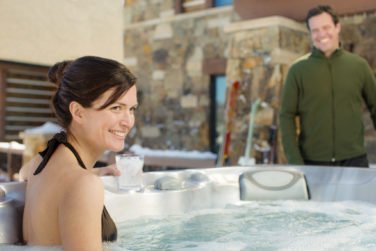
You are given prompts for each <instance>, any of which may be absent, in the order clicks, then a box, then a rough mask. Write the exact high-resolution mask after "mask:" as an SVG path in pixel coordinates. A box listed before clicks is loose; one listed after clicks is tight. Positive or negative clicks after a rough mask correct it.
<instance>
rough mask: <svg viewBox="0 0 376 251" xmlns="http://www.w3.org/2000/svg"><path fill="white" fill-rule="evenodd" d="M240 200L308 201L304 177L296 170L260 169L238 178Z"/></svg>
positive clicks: (245, 173)
mask: <svg viewBox="0 0 376 251" xmlns="http://www.w3.org/2000/svg"><path fill="white" fill-rule="evenodd" d="M239 188H240V199H241V200H308V199H309V192H308V187H307V183H306V179H305V176H304V174H303V173H302V172H300V171H297V170H291V169H289V170H286V169H278V168H265V169H264V168H262V169H258V170H252V171H247V172H244V173H243V174H241V175H240V176H239Z"/></svg>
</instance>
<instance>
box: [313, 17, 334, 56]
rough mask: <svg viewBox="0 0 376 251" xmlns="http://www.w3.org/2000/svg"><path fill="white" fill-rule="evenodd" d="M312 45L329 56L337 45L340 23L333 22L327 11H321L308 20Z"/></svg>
mask: <svg viewBox="0 0 376 251" xmlns="http://www.w3.org/2000/svg"><path fill="white" fill-rule="evenodd" d="M308 27H309V30H310V33H311V39H312V42H313V45H314V46H315V47H316V48H317V49H319V50H320V51H322V52H323V53H324V54H325V56H326V57H329V56H330V55H331V54H332V53H333V52H334V51H335V50H336V49H337V48H338V46H339V32H340V30H341V25H340V24H339V23H337V24H334V22H333V19H332V17H331V16H330V15H329V14H328V13H325V12H324V13H321V14H319V15H317V16H313V17H311V18H310V19H309V20H308Z"/></svg>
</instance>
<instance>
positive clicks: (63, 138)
mask: <svg viewBox="0 0 376 251" xmlns="http://www.w3.org/2000/svg"><path fill="white" fill-rule="evenodd" d="M60 144H63V145H65V146H66V147H67V148H68V149H69V150H71V152H72V153H73V155H74V156H75V157H76V159H77V161H78V164H79V165H80V166H81V167H82V168H83V169H86V166H85V164H84V162H83V161H82V159H81V157H80V155H79V154H78V152H77V151H76V149H74V147H73V146H72V145H71V144H70V143H68V141H67V134H66V133H65V132H59V133H57V134H55V135H54V137H53V138H52V139H50V140H49V141H48V143H47V147H46V149H45V150H44V151H43V152H40V155H41V156H42V157H43V160H42V162H41V163H40V164H39V166H38V168H37V169H36V170H35V172H34V175H37V174H39V173H40V172H41V171H42V170H43V169H44V167H45V166H46V164H47V162H48V161H49V160H50V158H51V156H52V154H53V153H54V152H55V150H56V149H57V147H58V146H59V145H60Z"/></svg>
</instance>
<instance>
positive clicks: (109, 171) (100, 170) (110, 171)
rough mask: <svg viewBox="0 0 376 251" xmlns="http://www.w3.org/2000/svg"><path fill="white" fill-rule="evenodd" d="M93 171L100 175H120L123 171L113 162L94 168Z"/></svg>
mask: <svg viewBox="0 0 376 251" xmlns="http://www.w3.org/2000/svg"><path fill="white" fill-rule="evenodd" d="M92 172H93V173H94V174H96V175H98V176H106V175H109V176H120V174H121V172H120V170H119V169H117V167H116V164H112V165H109V166H104V167H97V168H93V169H92Z"/></svg>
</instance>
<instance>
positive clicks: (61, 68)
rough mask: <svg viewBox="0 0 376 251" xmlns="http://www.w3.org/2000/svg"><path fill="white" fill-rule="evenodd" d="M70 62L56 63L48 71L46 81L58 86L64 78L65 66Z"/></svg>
mask: <svg viewBox="0 0 376 251" xmlns="http://www.w3.org/2000/svg"><path fill="white" fill-rule="evenodd" d="M71 62H72V61H62V62H59V63H56V64H55V65H53V66H52V67H51V68H50V70H49V71H48V75H47V76H48V80H49V81H50V82H51V83H54V84H56V85H58V86H59V85H60V82H61V79H62V78H63V76H64V72H65V70H66V69H67V68H68V67H67V66H68V65H69V64H70V63H71Z"/></svg>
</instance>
